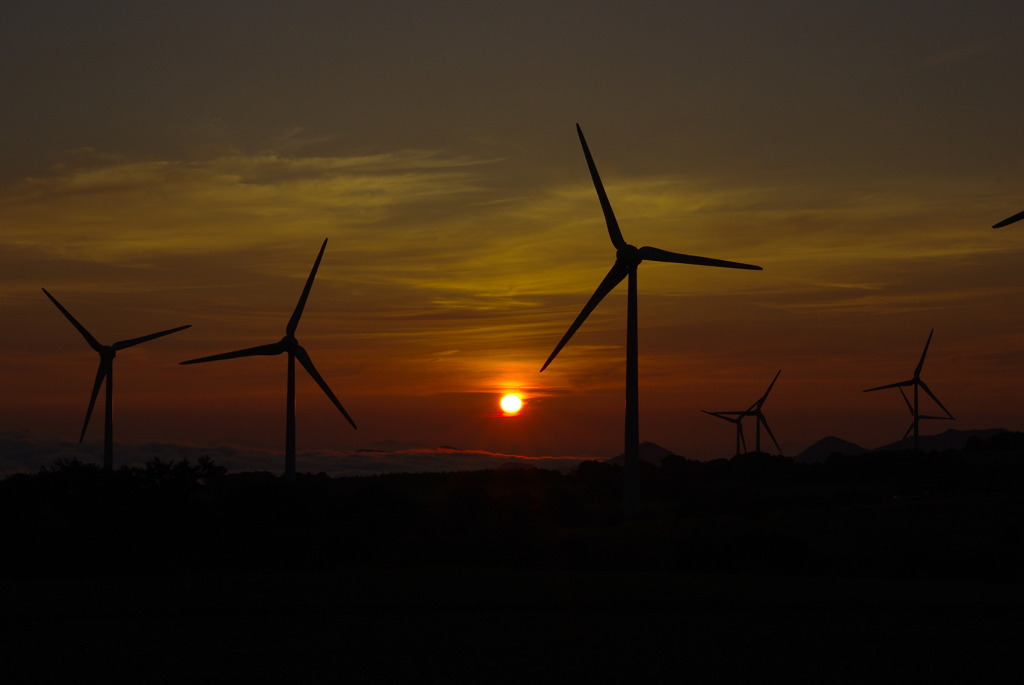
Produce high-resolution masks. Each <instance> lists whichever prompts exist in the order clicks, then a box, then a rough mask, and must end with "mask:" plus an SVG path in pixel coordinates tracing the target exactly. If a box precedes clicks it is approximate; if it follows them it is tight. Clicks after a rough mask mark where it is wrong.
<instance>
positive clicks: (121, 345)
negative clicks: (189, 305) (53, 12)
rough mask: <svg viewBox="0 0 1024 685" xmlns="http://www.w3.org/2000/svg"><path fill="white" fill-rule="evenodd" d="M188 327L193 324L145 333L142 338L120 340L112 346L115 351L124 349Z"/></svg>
mask: <svg viewBox="0 0 1024 685" xmlns="http://www.w3.org/2000/svg"><path fill="white" fill-rule="evenodd" d="M186 328H192V324H188V325H186V326H178V327H177V328H169V329H167V330H166V331H160V332H159V333H150V334H149V335H144V336H142V337H141V338H132V339H131V340H122V341H120V342H116V343H114V344H113V345H111V347H113V348H114V350H115V351H116V350H123V349H125V348H126V347H132V346H134V345H139V344H141V343H144V342H148V341H150V340H153V339H155V338H162V337H163V336H165V335H170V334H171V333H177V332H178V331H183V330H185V329H186Z"/></svg>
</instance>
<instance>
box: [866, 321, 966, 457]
mask: <svg viewBox="0 0 1024 685" xmlns="http://www.w3.org/2000/svg"><path fill="white" fill-rule="evenodd" d="M934 333H935V329H934V328H933V329H932V330H931V332H930V333H928V340H927V341H925V343H924V351H923V352H921V360H920V361H918V362H917V368H915V369H914V377H913V378H911V379H909V380H906V381H901V382H899V383H890V384H888V385H880V386H878V387H877V388H868V389H867V390H865V391H864V392H874V391H875V390H887V389H889V388H899V389H900V396H901V397H902V398H903V402H904V403H905V404H906V405H907V409H909V410H910V416H911V417H912V418H911V422H910V427H909V428H907V432H906V433H904V434H903V437H902V438H900V442H903V441H904V440H906V439H907V436H908V435H910V432H911V431H913V432H914V450H915V451H917V449H918V444H919V440H918V439H919V430H918V423H919V422H920V421H921V419H933V420H938V421H952V420H953V415H952V414H950V413H949V410H948V409H946V407H945V406H943V404H942V402H940V401H939V398H938V397H936V396H935V393H933V392H932V391H931V389H930V388H929V387H928V384H927V383H925V382H924V381H923V380H921V368H922V367H923V366H924V358H925V355H927V354H928V346H929V345H931V342H932V335H933V334H934ZM907 386H912V387H913V388H914V402H913V403H911V402H910V400H909V399H907V395H906V393H905V392H903V388H905V387H907ZM918 388H920V389H921V390H924V391H925V393H927V394H928V396H929V397H931V398H932V399H933V400H935V404H937V405H938V406H939V408H940V409H942V411H943V412H945V414H946V415H945V416H928V415H926V414H922V413H921V412H920V410H919V405H918Z"/></svg>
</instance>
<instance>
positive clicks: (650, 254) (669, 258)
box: [639, 245, 762, 271]
mask: <svg viewBox="0 0 1024 685" xmlns="http://www.w3.org/2000/svg"><path fill="white" fill-rule="evenodd" d="M639 252H640V257H641V258H642V259H645V260H647V261H651V262H673V263H675V264H697V265H699V266H720V267H723V268H726V269H752V270H754V271H762V269H761V267H759V266H754V265H753V264H743V263H742V262H728V261H726V260H724V259H711V258H710V257H695V256H693V255H688V254H679V253H678V252H669V251H668V250H662V249H660V248H657V247H650V246H649V245H645V246H644V247H641V248H640V250H639Z"/></svg>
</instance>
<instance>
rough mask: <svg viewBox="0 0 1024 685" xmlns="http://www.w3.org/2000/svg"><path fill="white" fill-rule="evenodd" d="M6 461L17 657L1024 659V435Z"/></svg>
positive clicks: (455, 668) (37, 675) (22, 677)
mask: <svg viewBox="0 0 1024 685" xmlns="http://www.w3.org/2000/svg"><path fill="white" fill-rule="evenodd" d="M984 447H985V446H984V445H982V446H981V448H982V449H978V446H977V445H976V446H975V448H976V449H974V450H970V451H967V452H963V453H955V454H953V453H948V454H932V455H911V454H900V453H890V454H888V455H866V456H865V457H862V458H856V459H854V458H848V459H833V460H831V461H830V462H829V463H827V464H825V465H821V466H818V467H803V466H796V465H793V464H792V463H791V462H789V461H788V460H783V459H780V458H777V457H768V456H767V455H759V456H753V457H750V456H748V457H745V458H737V459H734V460H732V461H731V462H720V463H712V464H697V463H694V462H686V461H685V460H680V459H674V460H673V459H670V460H668V461H666V462H665V463H664V464H663V466H662V467H661V468H660V469H656V468H652V469H649V470H648V471H647V472H646V473H645V484H644V490H645V502H644V506H643V508H642V510H641V514H640V516H638V517H637V518H636V519H635V520H630V521H624V520H623V519H622V517H621V513H620V512H621V503H620V500H619V493H620V488H621V472H620V471H618V470H617V469H615V468H612V467H605V466H600V465H590V466H586V467H584V468H582V469H581V470H580V472H579V473H577V474H573V475H570V476H565V475H560V474H557V473H553V472H541V471H507V472H501V471H491V472H482V473H476V474H434V475H430V474H421V475H418V476H416V475H406V476H387V477H379V478H357V479H331V478H327V477H323V476H320V477H318V476H300V477H299V478H297V479H296V480H294V481H292V482H286V481H284V480H283V479H281V478H278V477H275V476H272V475H270V474H238V475H236V476H232V475H225V474H223V473H222V472H221V471H220V470H218V469H217V468H216V467H215V466H213V465H212V464H211V463H209V462H206V463H204V464H200V465H195V466H190V465H187V464H185V465H183V464H176V465H175V464H161V463H159V462H157V463H153V464H150V465H148V466H147V468H146V469H135V470H128V469H123V470H121V471H118V472H116V473H114V474H102V473H100V472H99V471H98V470H97V469H95V468H92V467H88V466H85V465H82V464H75V463H64V464H59V465H56V466H55V467H54V468H52V469H48V470H45V471H44V472H41V473H40V474H38V475H34V476H23V477H14V478H8V479H6V480H4V481H2V482H0V516H3V520H4V521H5V522H6V527H7V529H8V531H9V533H8V535H6V536H5V543H4V550H5V552H4V557H3V564H2V567H0V617H2V620H0V630H2V635H0V645H2V649H3V656H2V671H0V672H2V673H3V677H4V681H5V682H58V681H61V682H64V681H67V680H72V681H77V680H85V679H86V678H88V679H90V680H99V681H108V682H109V681H132V682H145V683H164V682H189V683H194V682H273V683H279V682H340V681H346V682H357V683H358V682H397V681H398V680H399V679H402V680H413V679H414V680H416V681H422V680H426V679H428V678H430V679H444V680H447V681H450V682H463V681H487V682H499V683H500V682H523V681H530V680H535V681H540V682H552V681H564V680H568V679H570V678H571V679H572V680H574V681H575V680H580V679H587V680H601V681H606V680H613V679H614V680H617V681H622V680H626V681H631V682H663V681H666V680H667V679H669V678H672V679H676V680H682V679H688V680H690V681H691V682H745V683H746V682H758V681H768V680H772V681H776V680H780V681H781V680H785V681H790V682H806V683H820V682H835V683H897V682H900V683H902V682H910V681H913V682H966V681H969V682H1018V681H1019V680H1020V677H1021V675H1022V674H1024V669H1022V668H1021V667H1022V665H1024V657H1022V656H1021V653H1022V647H1021V639H1020V638H1021V636H1022V635H1024V583H1022V579H1024V535H1022V531H1024V499H1022V497H1021V496H1020V495H1019V494H1018V491H1019V489H1020V487H1021V486H1022V479H1021V476H1022V475H1024V469H1022V465H1024V456H1022V455H1021V453H1020V452H1018V451H1015V448H1014V447H1013V446H1012V445H1011V446H1010V448H1001V449H998V450H995V449H991V450H985V449H983V448H984Z"/></svg>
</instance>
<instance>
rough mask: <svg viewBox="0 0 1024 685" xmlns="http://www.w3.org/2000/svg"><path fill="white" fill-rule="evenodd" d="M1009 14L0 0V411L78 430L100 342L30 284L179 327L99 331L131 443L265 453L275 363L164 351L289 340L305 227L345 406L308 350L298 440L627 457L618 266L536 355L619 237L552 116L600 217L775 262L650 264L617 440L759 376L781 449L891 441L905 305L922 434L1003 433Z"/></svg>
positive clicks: (903, 415)
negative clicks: (140, 341)
mask: <svg viewBox="0 0 1024 685" xmlns="http://www.w3.org/2000/svg"><path fill="white" fill-rule="evenodd" d="M1022 25H1024V5H1021V3H1019V2H1012V1H1009V0H1006V1H985V0H981V1H978V0H974V1H972V2H940V1H934V2H921V1H918V0H915V1H914V2H910V1H904V0H888V1H886V2H876V1H873V0H858V1H857V2H846V1H843V0H839V1H837V2H829V3H821V2H812V1H786V0H782V1H779V2H750V1H748V2H735V1H730V0H716V1H714V2H702V1H696V2H686V3H662V2H643V1H640V2H633V3H621V2H603V1H601V0H591V1H590V2H586V3H582V2H554V3H553V2H534V1H533V0H520V1H519V2H516V3H503V2H496V3H478V2H461V1H460V2H456V1H445V0H439V1H438V2H433V3H409V2H387V1H377V2H373V3H361V2H351V3H336V2H327V1H323V2H317V1H312V0H296V1H295V2H291V3H288V4H287V5H285V4H284V3H275V2H258V1H251V0H250V1H248V2H244V3H243V2H235V1H224V2H203V3H199V2H173V3H172V2H161V1H154V2H149V3H144V4H142V3H134V2H104V1H97V2H91V3H77V2H69V1H64V0H55V1H54V2H48V3H30V2H21V1H19V0H15V2H13V3H10V4H9V5H8V6H7V9H6V11H5V20H4V22H3V23H2V24H0V82H2V83H3V92H4V101H5V106H4V107H3V108H0V124H2V128H3V132H4V134H3V135H2V136H0V293H2V297H0V321H2V327H3V330H4V332H5V333H4V335H3V337H2V339H0V364H2V371H0V383H2V385H3V389H4V392H3V393H2V396H0V433H2V434H3V435H5V436H8V438H10V436H15V437H16V439H17V440H18V441H21V442H22V443H24V442H26V441H28V442H33V443H34V444H38V445H55V444H58V443H61V442H62V441H65V442H68V443H72V444H73V443H74V442H75V441H77V439H78V433H79V431H80V430H81V425H82V420H83V417H84V414H85V409H86V405H87V403H88V397H89V392H90V389H91V387H92V382H93V378H94V375H95V373H96V371H95V369H96V355H95V354H94V353H93V352H92V351H91V350H90V349H89V348H88V347H87V345H86V343H85V341H84V340H83V339H82V338H81V337H80V336H79V334H78V333H77V332H76V331H75V330H74V329H73V328H72V327H71V325H69V323H68V322H67V320H65V319H64V318H63V316H62V315H61V314H60V312H58V311H57V309H56V308H55V307H53V305H52V304H51V303H50V302H49V301H48V300H47V299H46V297H45V296H44V294H43V293H42V290H41V288H44V287H45V288H46V289H47V290H49V291H50V292H51V293H52V294H53V295H54V296H55V297H56V298H58V299H59V300H60V301H61V303H62V304H63V305H64V306H65V307H66V308H67V309H68V310H69V311H70V312H71V313H72V314H73V315H74V316H76V317H77V318H78V319H79V321H81V322H82V324H83V325H85V326H86V328H88V329H89V330H90V331H91V332H92V334H93V335H94V336H95V337H97V338H98V339H99V340H100V341H101V342H104V343H111V342H114V341H116V340H122V339H127V338H134V337H137V336H141V335H145V334H147V333H152V332H156V331H159V330H164V329H168V328H172V327H175V326H180V325H185V324H190V325H191V328H189V329H187V330H185V331H182V332H180V333H176V334H173V335H170V336H167V337H165V338H161V339H159V340H154V341H151V342H148V343H146V344H144V345H140V346H138V347H133V348H131V349H128V350H124V351H122V352H121V353H120V354H119V355H118V357H117V360H116V363H115V366H114V370H115V380H116V389H115V393H114V395H115V397H114V403H115V417H116V419H115V428H114V430H115V438H116V440H117V442H118V443H121V444H123V445H126V446H127V445H135V446H139V445H169V446H173V449H174V450H177V449H179V448H181V449H183V450H184V451H181V452H177V451H175V452H173V453H174V454H179V453H180V454H191V453H193V452H190V451H189V450H191V449H195V450H196V452H194V453H195V454H202V453H208V452H211V451H213V450H221V451H222V452H223V451H224V450H241V454H243V457H242V458H241V463H244V454H247V453H251V454H253V455H255V454H272V453H274V452H275V451H277V452H280V451H281V450H283V442H284V403H285V359H284V357H256V358H248V359H236V360H230V361H222V362H216V363H210V364H204V365H192V366H180V365H179V364H178V362H180V361H182V360H185V359H190V358H194V357H200V356H205V355H209V354H215V353H219V352H226V351H229V350H235V349H239V348H244V347H250V346H254V345H261V344H266V343H272V342H276V341H277V340H278V339H280V337H281V336H282V335H283V334H284V329H285V325H286V323H287V321H288V317H289V316H290V315H291V312H292V309H293V308H294V306H295V303H296V301H297V299H298V297H299V294H300V292H301V290H302V286H303V284H304V282H305V279H306V276H307V275H308V274H309V270H310V268H311V266H312V263H313V260H314V258H315V257H316V254H317V251H318V250H319V247H320V245H321V243H322V242H323V240H324V239H325V238H326V239H327V240H328V243H327V249H326V251H325V253H324V257H323V261H322V263H321V266H320V269H319V272H318V275H317V278H316V282H315V284H314V286H313V289H312V292H311V294H310V297H309V301H308V303H307V305H306V308H305V312H304V315H303V318H302V321H301V324H300V326H299V328H298V332H297V335H298V338H299V341H300V342H301V343H302V344H303V345H304V346H305V348H306V349H307V350H308V352H309V353H310V356H311V358H312V360H313V362H314V363H315V364H316V366H317V368H318V369H319V371H320V373H321V374H322V375H323V377H324V378H325V379H326V380H327V382H328V383H329V384H330V386H331V387H332V389H333V390H334V392H335V393H336V394H337V395H338V397H339V399H340V400H341V402H342V403H343V404H344V406H345V408H346V410H347V411H348V412H349V413H350V414H351V416H352V418H353V419H354V420H355V422H356V423H357V425H358V430H353V429H352V428H351V426H349V425H348V423H347V422H346V421H345V420H344V418H343V417H342V416H341V415H340V414H339V413H338V412H337V411H336V410H335V409H334V407H333V406H332V405H331V404H330V402H329V401H328V400H327V399H326V398H325V397H324V396H323V394H322V393H321V391H320V390H319V388H318V387H317V386H316V385H315V384H314V382H313V381H312V380H310V379H309V378H308V377H307V376H305V375H303V374H302V373H301V372H300V374H299V379H298V388H297V405H298V410H297V411H298V448H299V451H300V455H301V454H302V453H304V452H305V453H307V454H312V453H316V454H318V455H321V456H323V455H327V456H326V457H324V459H323V460H320V461H318V462H317V463H318V464H320V463H321V462H322V461H324V460H326V462H330V461H331V459H335V460H336V461H337V462H338V463H339V464H342V463H343V462H344V460H345V459H346V458H350V457H346V454H348V453H351V452H352V451H354V450H359V449H404V450H408V449H414V448H415V449H421V448H439V447H444V448H445V449H448V450H452V449H454V450H456V451H470V452H474V453H476V452H479V453H488V454H492V453H493V454H505V455H522V456H527V457H588V458H592V457H598V458H600V457H611V456H614V455H616V454H619V453H621V451H622V440H623V409H624V407H623V405H624V399H623V393H624V382H625V381H624V358H625V357H624V355H625V351H624V342H625V308H626V302H625V299H626V297H625V286H624V285H623V286H620V287H619V288H618V289H616V290H615V291H614V292H613V293H612V294H610V295H609V296H608V297H607V298H605V300H604V301H603V302H602V303H601V305H600V306H599V307H598V309H597V310H596V311H595V312H594V313H593V314H592V315H591V316H590V318H589V319H588V320H587V321H586V323H585V324H584V325H583V327H582V328H581V329H580V330H579V331H578V332H577V333H576V335H575V336H574V338H573V339H572V341H571V342H570V343H569V345H568V346H567V347H566V348H565V349H563V350H562V351H561V353H560V354H559V356H558V357H557V358H556V360H555V361H554V362H553V363H552V365H551V366H550V367H549V368H548V369H547V370H545V371H544V372H543V373H539V369H540V367H541V365H542V363H543V362H544V360H545V359H546V358H547V356H548V354H549V353H550V352H551V350H552V349H553V348H554V345H555V344H556V343H557V342H558V340H559V339H560V338H561V336H562V334H563V333H564V332H565V330H566V328H567V327H568V325H569V324H570V323H571V322H572V320H573V319H574V318H575V316H576V315H577V313H578V312H579V310H580V308H581V307H582V306H583V304H584V303H585V302H586V301H587V299H588V298H589V297H590V294H591V293H592V292H593V291H594V289H595V288H596V287H597V284H598V283H599V282H600V281H601V279H602V278H603V277H604V275H605V273H606V272H607V271H608V269H609V268H610V267H611V265H612V262H613V261H614V254H615V253H614V249H613V248H612V246H611V243H610V241H609V240H608V234H607V231H606V229H605V225H604V220H603V217H602V214H601V210H600V207H599V205H598V202H597V197H596V195H595V192H594V188H593V184H592V183H591V180H590V177H589V174H588V171H587V166H586V162H585V160H584V157H583V154H582V151H581V148H580V144H579V140H578V138H577V136H576V132H575V125H576V124H577V123H579V124H580V126H581V127H582V129H583V131H584V133H585V134H586V136H587V141H588V143H589V146H590V149H591V152H592V153H593V156H594V159H595V162H596V164H597V167H598V169H599V170H600V172H601V175H602V178H603V181H604V185H605V188H606V190H607V192H608V196H609V198H610V201H611V203H612V206H613V207H614V209H615V213H616V216H617V218H618V221H619V224H620V226H621V227H622V231H623V234H624V236H625V238H626V240H627V241H629V242H630V243H633V244H635V245H638V246H639V245H654V246H657V247H660V248H662V249H666V250H671V251H675V252H682V253H686V254H693V255H700V256H705V257H713V258H718V259H727V260H732V261H739V262H746V263H752V264H757V265H760V266H762V267H763V271H759V272H758V271H737V270H731V269H715V268H706V267H699V266H688V265H678V264H659V263H644V264H643V265H641V267H640V269H639V274H638V280H639V331H640V332H639V340H640V433H641V439H642V440H645V441H652V442H655V443H657V444H659V445H661V446H663V447H665V448H666V449H669V450H671V451H673V452H675V453H677V454H681V455H683V456H686V457H689V458H696V459H713V458H718V457H728V456H731V454H732V453H733V451H734V450H733V447H734V433H733V427H732V426H731V425H730V424H727V423H726V422H724V421H721V420H718V419H715V418H714V417H710V416H707V415H706V414H703V413H702V411H701V410H710V411H729V410H740V409H745V408H747V407H748V406H749V405H750V404H751V403H752V402H754V401H755V400H756V399H757V398H758V397H759V396H760V395H761V394H762V393H763V392H764V390H765V389H766V388H767V386H768V383H769V382H770V381H771V379H772V377H773V376H774V375H775V373H776V372H777V371H779V370H780V369H781V370H782V373H781V375H780V377H779V380H778V383H777V384H776V385H775V387H774V389H773V390H772V394H771V395H770V397H769V398H768V400H767V401H766V403H765V405H764V412H765V416H766V417H767V419H768V421H769V422H770V425H771V428H772V430H773V432H774V434H775V436H776V437H777V438H778V440H779V442H780V443H781V446H782V449H783V452H784V453H787V454H795V453H798V452H799V451H801V450H802V449H804V448H806V447H807V446H808V445H810V444H811V443H813V442H815V441H816V440H818V439H819V438H822V437H825V436H827V435H836V436H839V437H841V438H843V439H846V440H849V441H852V442H855V443H858V444H861V445H864V446H866V447H876V446H879V445H882V444H885V443H889V442H892V441H894V440H897V439H899V438H900V436H902V435H903V432H904V431H905V430H906V428H907V426H908V425H909V414H908V412H907V410H906V408H905V406H904V405H903V401H902V400H901V399H900V398H899V396H898V392H897V391H896V390H892V391H886V392H878V393H864V392H862V391H863V390H864V389H865V388H868V387H872V386H877V385H882V384H885V383H891V382H896V381H902V380H905V379H908V378H910V376H911V375H912V374H913V370H914V367H915V365H916V364H917V361H918V358H919V357H920V354H921V350H922V348H923V346H924V343H925V340H926V339H927V337H928V334H929V331H931V330H932V329H934V330H935V334H934V338H933V340H932V344H931V347H930V349H929V352H928V357H927V360H926V363H925V366H924V369H923V374H922V377H923V378H924V379H925V381H926V382H927V383H928V385H929V386H930V387H931V389H932V390H933V391H934V392H935V393H936V395H937V396H938V397H939V398H940V399H941V400H942V402H943V403H944V404H945V406H946V407H948V408H949V410H950V412H952V414H953V415H954V416H956V421H953V422H941V423H939V422H927V423H923V424H922V430H923V432H925V433H932V432H940V431H942V430H945V429H946V428H958V429H961V430H969V429H984V428H992V427H1001V428H1006V429H1010V430H1024V411H1022V409H1021V403H1020V398H1021V396H1022V394H1024V316H1022V314H1021V312H1022V308H1021V302H1022V300H1024V273H1022V269H1021V266H1022V264H1024V224H1016V225H1012V226H1008V227H1006V228H1002V229H999V230H992V229H991V228H990V226H991V225H992V224H993V223H995V222H996V221H999V220H1000V219H1003V218H1005V217H1007V216H1009V215H1011V214H1014V213H1016V212H1019V211H1021V210H1024V129H1022V127H1021V115H1022V112H1024V89H1022V88H1021V83H1022V82H1024V41H1022V40H1021V39H1020V31H1019V28H1020V26H1022ZM505 392H518V393H521V394H522V395H523V397H524V399H525V402H526V405H525V407H524V409H523V411H522V412H521V413H520V414H519V415H518V416H515V417H506V416H502V415H501V411H500V409H499V408H498V399H499V398H500V396H501V395H502V394H504V393H505ZM924 408H925V409H926V410H928V412H927V413H932V412H931V409H930V407H928V406H925V407H924ZM752 429H753V426H752V425H749V426H748V429H747V434H748V436H752V432H753V430H752ZM10 439H11V440H13V439H14V438H10ZM101 439H102V416H101V415H100V414H97V415H95V416H94V417H93V420H92V423H91V425H90V428H89V432H88V433H87V435H86V439H85V443H84V445H83V447H82V448H81V449H84V450H86V452H85V454H96V453H97V451H98V449H99V447H98V445H99V443H100V441H101ZM8 442H9V440H8ZM124 449H125V450H128V449H129V448H127V447H125V448H124ZM90 450H91V452H90ZM247 450H248V452H247ZM235 453H236V452H232V454H235ZM431 454H432V455H433V456H435V457H436V454H437V452H436V451H435V452H431ZM330 455H336V456H334V457H331V456H330ZM115 458H116V456H115ZM253 459H254V462H253V463H256V461H255V460H256V457H253ZM260 463H262V462H260ZM10 464H11V462H10V460H8V462H7V464H6V465H5V467H4V468H5V469H7V470H10V469H12V468H17V465H16V464H15V465H14V466H11V465H10ZM303 468H304V466H303V462H302V457H301V456H300V462H299V469H300V470H302V469H303ZM339 468H341V467H339Z"/></svg>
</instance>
